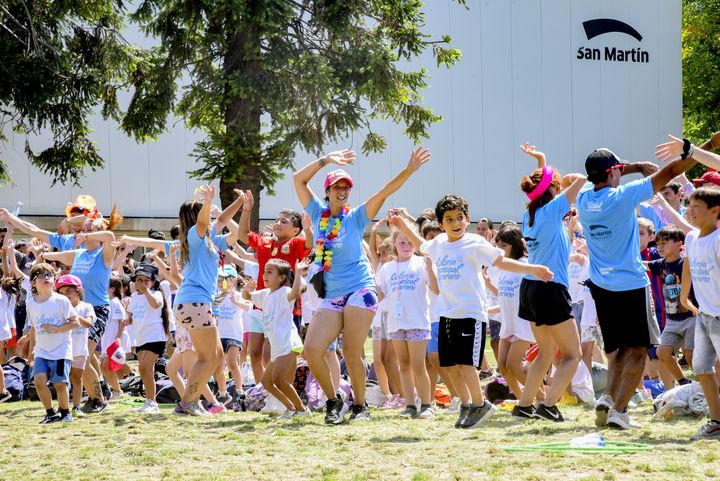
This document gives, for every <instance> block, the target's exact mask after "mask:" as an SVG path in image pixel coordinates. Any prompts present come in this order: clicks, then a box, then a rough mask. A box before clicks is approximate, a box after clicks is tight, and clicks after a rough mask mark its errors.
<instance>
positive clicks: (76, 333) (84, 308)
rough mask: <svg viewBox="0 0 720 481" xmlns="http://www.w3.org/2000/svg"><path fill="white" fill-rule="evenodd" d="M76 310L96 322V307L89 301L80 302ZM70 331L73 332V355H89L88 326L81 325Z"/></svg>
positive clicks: (91, 321)
mask: <svg viewBox="0 0 720 481" xmlns="http://www.w3.org/2000/svg"><path fill="white" fill-rule="evenodd" d="M75 312H76V313H77V315H78V317H82V318H85V319H89V320H90V323H91V324H92V323H94V322H95V309H93V306H92V305H90V304H88V303H87V302H82V301H81V302H79V303H78V305H77V306H75ZM70 332H71V333H72V347H73V357H77V356H88V354H89V353H88V328H87V327H83V326H80V327H76V328H75V329H73V330H72V331H70Z"/></svg>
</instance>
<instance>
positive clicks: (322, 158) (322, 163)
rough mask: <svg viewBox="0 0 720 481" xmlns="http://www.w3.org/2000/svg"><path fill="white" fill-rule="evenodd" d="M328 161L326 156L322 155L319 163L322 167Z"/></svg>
mask: <svg viewBox="0 0 720 481" xmlns="http://www.w3.org/2000/svg"><path fill="white" fill-rule="evenodd" d="M326 163H327V160H325V157H320V159H318V164H320V167H325V164H326Z"/></svg>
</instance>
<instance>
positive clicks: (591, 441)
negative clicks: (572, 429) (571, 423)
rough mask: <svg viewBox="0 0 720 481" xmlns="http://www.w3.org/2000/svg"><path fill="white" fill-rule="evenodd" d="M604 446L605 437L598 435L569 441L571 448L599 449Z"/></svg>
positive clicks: (588, 435)
mask: <svg viewBox="0 0 720 481" xmlns="http://www.w3.org/2000/svg"><path fill="white" fill-rule="evenodd" d="M604 446H605V436H603V435H602V434H598V433H590V434H586V435H585V436H581V437H579V438H572V439H571V440H570V447H572V448H601V447H604Z"/></svg>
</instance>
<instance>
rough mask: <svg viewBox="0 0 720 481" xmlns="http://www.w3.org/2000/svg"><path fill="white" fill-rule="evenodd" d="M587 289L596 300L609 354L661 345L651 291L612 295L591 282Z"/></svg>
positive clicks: (647, 289) (644, 289) (639, 290)
mask: <svg viewBox="0 0 720 481" xmlns="http://www.w3.org/2000/svg"><path fill="white" fill-rule="evenodd" d="M587 286H588V288H589V289H590V294H591V295H592V297H593V299H594V300H595V306H596V308H597V315H598V322H599V324H600V331H601V332H602V337H603V342H604V343H605V352H606V353H608V354H609V353H611V352H615V351H617V350H618V349H620V348H624V347H646V348H650V347H651V346H653V345H655V344H660V328H659V327H658V324H657V321H656V320H655V305H654V304H653V301H652V294H651V293H650V288H649V287H643V288H642V289H632V290H629V291H608V290H607V289H603V288H602V287H600V286H597V285H595V284H593V283H592V282H591V281H587Z"/></svg>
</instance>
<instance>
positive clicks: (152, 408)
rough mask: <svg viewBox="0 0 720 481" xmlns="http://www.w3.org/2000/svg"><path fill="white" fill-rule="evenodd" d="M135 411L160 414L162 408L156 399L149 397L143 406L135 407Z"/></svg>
mask: <svg viewBox="0 0 720 481" xmlns="http://www.w3.org/2000/svg"><path fill="white" fill-rule="evenodd" d="M134 412H136V413H140V414H160V408H159V407H158V405H157V403H156V402H155V401H153V400H152V399H148V400H147V401H145V404H144V405H143V406H142V407H140V408H138V409H135V410H134Z"/></svg>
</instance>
